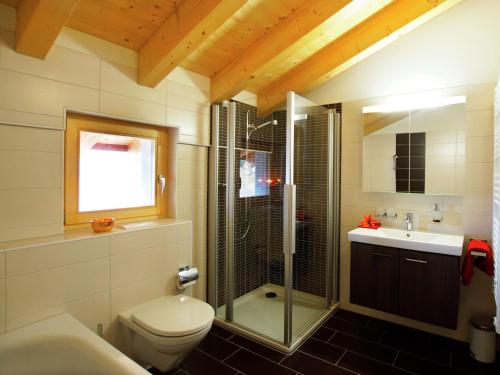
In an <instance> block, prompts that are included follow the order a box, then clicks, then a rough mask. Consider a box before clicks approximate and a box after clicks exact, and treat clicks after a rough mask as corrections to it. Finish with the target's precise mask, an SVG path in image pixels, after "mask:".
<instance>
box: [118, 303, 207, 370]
mask: <svg viewBox="0 0 500 375" xmlns="http://www.w3.org/2000/svg"><path fill="white" fill-rule="evenodd" d="M119 320H120V322H121V323H122V324H123V329H124V330H125V332H124V337H125V341H126V346H127V349H128V352H129V353H130V355H132V357H133V359H134V360H136V361H138V362H139V363H141V364H142V365H143V366H148V365H151V366H154V367H156V368H157V369H159V370H161V371H167V370H169V369H171V368H173V367H175V366H176V365H177V364H179V363H180V362H181V361H182V360H183V359H184V358H185V357H186V356H187V355H188V354H189V353H190V352H191V351H192V350H193V349H194V348H195V347H196V345H198V344H199V343H200V342H201V341H202V340H203V339H204V338H205V336H206V335H207V333H208V331H210V328H211V327H212V322H213V320H214V310H213V308H212V307H211V306H210V305H209V304H208V303H205V302H203V301H200V300H197V299H195V298H192V297H189V296H184V295H177V296H168V297H162V298H158V299H155V300H152V301H149V302H146V303H144V304H142V305H139V306H136V307H133V308H131V309H129V310H127V311H124V312H122V313H121V314H120V315H119Z"/></svg>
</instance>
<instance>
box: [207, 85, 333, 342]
mask: <svg viewBox="0 0 500 375" xmlns="http://www.w3.org/2000/svg"><path fill="white" fill-rule="evenodd" d="M339 122H340V121H339V114H338V113H337V112H336V110H335V109H333V108H332V109H328V108H325V107H323V106H319V105H316V104H314V103H312V102H310V101H309V100H307V99H305V98H302V97H300V96H298V95H297V94H295V93H293V92H290V93H288V95H287V107H286V110H279V111H275V112H273V113H272V114H271V115H269V116H267V117H259V116H258V115H257V108H256V107H255V106H251V105H249V104H245V103H241V102H235V101H232V102H225V103H223V104H221V105H214V106H213V107H212V147H211V154H210V189H209V194H210V199H209V286H208V296H209V302H210V304H211V305H212V306H213V307H214V309H215V311H216V317H217V320H218V321H219V322H220V323H221V324H223V325H231V326H232V328H233V330H237V331H238V332H240V333H242V334H244V335H247V336H251V337H253V338H256V339H259V340H263V341H265V342H267V343H268V344H271V345H272V346H274V347H276V348H278V349H281V350H283V351H289V350H293V349H294V348H295V347H296V346H297V345H298V344H300V342H301V341H302V340H303V339H304V338H305V337H307V334H308V333H310V332H312V331H313V330H314V328H315V327H316V326H317V325H318V324H319V323H321V322H322V321H323V320H324V319H325V318H326V317H327V315H328V313H329V312H330V310H331V308H332V306H333V305H334V304H335V303H336V302H337V301H338V290H337V287H338V269H337V267H338V242H339V238H338V235H339V220H338V207H339V184H338V182H339V179H340V176H339V139H340V134H339Z"/></svg>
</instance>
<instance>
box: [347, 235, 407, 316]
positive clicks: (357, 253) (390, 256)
mask: <svg viewBox="0 0 500 375" xmlns="http://www.w3.org/2000/svg"><path fill="white" fill-rule="evenodd" d="M398 284H399V250H398V249H394V248H391V247H382V246H375V245H370V244H365V243H360V242H353V243H352V244H351V302H352V303H355V304H357V305H363V306H366V307H371V308H372V309H377V310H382V311H387V312H390V313H393V314H397V312H398V310H399V307H398V299H399V291H398V287H397V286H398Z"/></svg>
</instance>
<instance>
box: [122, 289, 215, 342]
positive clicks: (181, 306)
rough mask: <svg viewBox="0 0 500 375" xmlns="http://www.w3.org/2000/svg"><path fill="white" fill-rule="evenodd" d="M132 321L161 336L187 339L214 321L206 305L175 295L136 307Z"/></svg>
mask: <svg viewBox="0 0 500 375" xmlns="http://www.w3.org/2000/svg"><path fill="white" fill-rule="evenodd" d="M132 320H133V321H134V322H135V323H137V324H138V325H140V326H141V327H142V328H144V329H146V330H147V331H149V332H151V333H154V334H157V335H160V336H168V337H176V336H186V335H190V334H192V333H196V332H198V331H201V330H202V329H203V328H205V327H207V326H209V325H210V324H211V323H212V321H213V320H214V310H213V308H212V307H211V306H210V305H209V304H208V303H205V302H203V301H200V300H197V299H195V298H192V297H188V296H182V295H178V296H170V297H165V298H160V299H157V300H154V301H151V302H148V303H146V304H144V305H142V306H139V307H138V308H137V309H136V310H135V311H133V312H132Z"/></svg>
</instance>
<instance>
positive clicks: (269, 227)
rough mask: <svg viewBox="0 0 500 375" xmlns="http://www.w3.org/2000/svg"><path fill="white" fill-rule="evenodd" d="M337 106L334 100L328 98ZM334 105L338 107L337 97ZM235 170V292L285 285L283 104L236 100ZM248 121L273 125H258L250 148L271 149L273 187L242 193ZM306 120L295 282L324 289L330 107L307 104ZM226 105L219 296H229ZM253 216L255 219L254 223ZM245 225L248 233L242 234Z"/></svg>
mask: <svg viewBox="0 0 500 375" xmlns="http://www.w3.org/2000/svg"><path fill="white" fill-rule="evenodd" d="M329 107H332V106H329ZM335 109H337V111H340V110H341V107H340V105H336V106H335ZM236 112H237V113H236V148H237V149H238V150H237V151H236V152H237V153H236V168H235V172H234V173H235V177H236V181H237V186H236V189H235V215H234V223H235V249H234V285H235V297H236V298H237V297H239V296H241V295H243V294H246V293H248V292H250V291H252V290H254V289H256V288H258V287H260V286H262V285H264V284H266V283H268V282H269V283H273V284H276V285H283V281H284V257H283V183H284V182H285V164H286V112H285V111H276V112H274V113H273V114H272V115H270V116H268V117H266V118H261V117H258V116H257V111H256V108H255V107H253V106H250V105H247V104H243V103H238V104H237V111H236ZM247 112H248V116H249V123H250V124H256V125H259V124H262V123H264V122H266V121H269V120H271V119H275V120H277V122H278V124H277V125H269V126H266V127H263V128H261V129H258V130H256V131H254V132H253V133H252V134H251V137H250V138H249V144H248V149H253V150H259V151H261V152H266V153H267V154H268V155H269V159H268V160H269V161H268V162H269V165H268V170H269V176H268V177H269V178H271V179H274V180H276V181H278V180H279V181H280V183H278V184H270V186H269V195H267V196H260V197H251V198H239V160H240V156H243V155H241V150H244V149H245V148H247V145H246V116H247ZM308 112H309V113H308V118H307V120H302V121H300V123H299V124H298V125H297V126H296V128H295V144H296V146H295V171H294V173H295V184H296V185H297V212H298V217H297V220H298V223H297V237H296V238H297V242H296V254H295V256H294V265H293V267H294V275H293V276H294V277H293V278H294V289H297V290H301V291H304V292H307V293H312V294H315V295H319V296H324V295H325V287H326V285H325V280H326V207H327V204H326V203H327V202H326V199H327V178H328V170H327V150H328V144H327V134H328V129H327V125H328V115H327V109H326V108H325V107H316V108H314V109H313V110H308ZM226 121H227V109H226V108H221V111H220V128H219V129H220V131H219V220H218V224H219V236H218V240H219V242H218V259H217V267H218V275H217V289H218V290H217V299H218V304H219V305H223V304H224V299H225V265H226V259H225V209H226V190H225V186H224V185H223V184H225V180H226V168H225V166H226V148H225V146H226V142H227V137H226V123H227V122H226ZM249 224H250V225H249ZM247 231H248V233H247V234H246V235H245V236H244V234H245V233H246V232H247Z"/></svg>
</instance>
